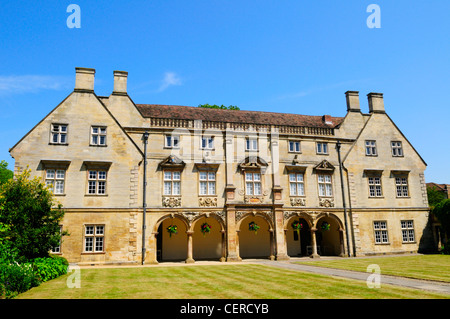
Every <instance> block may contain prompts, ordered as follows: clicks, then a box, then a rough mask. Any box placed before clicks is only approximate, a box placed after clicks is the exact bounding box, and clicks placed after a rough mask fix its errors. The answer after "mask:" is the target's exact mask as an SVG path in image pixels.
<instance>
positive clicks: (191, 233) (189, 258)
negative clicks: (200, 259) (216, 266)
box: [186, 231, 195, 264]
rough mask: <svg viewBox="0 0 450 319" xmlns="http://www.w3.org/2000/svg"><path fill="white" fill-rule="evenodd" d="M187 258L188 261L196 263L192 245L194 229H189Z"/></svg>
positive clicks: (188, 262)
mask: <svg viewBox="0 0 450 319" xmlns="http://www.w3.org/2000/svg"><path fill="white" fill-rule="evenodd" d="M186 234H187V259H186V263H187V264H190V263H194V262H195V260H194V258H193V255H194V254H193V245H192V242H193V240H192V235H193V234H194V232H193V231H187V232H186Z"/></svg>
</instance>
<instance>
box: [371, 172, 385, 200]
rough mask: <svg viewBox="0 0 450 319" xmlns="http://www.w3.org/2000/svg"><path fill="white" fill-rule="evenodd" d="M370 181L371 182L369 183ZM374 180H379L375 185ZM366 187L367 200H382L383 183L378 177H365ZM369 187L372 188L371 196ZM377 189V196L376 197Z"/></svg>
mask: <svg viewBox="0 0 450 319" xmlns="http://www.w3.org/2000/svg"><path fill="white" fill-rule="evenodd" d="M371 179H372V180H373V181H372V183H371ZM375 179H378V180H379V183H378V184H377V183H376V181H375ZM367 185H368V188H369V198H383V197H384V196H383V183H382V179H381V176H380V175H369V176H367ZM371 186H372V188H373V195H372V194H371ZM378 188H379V195H378Z"/></svg>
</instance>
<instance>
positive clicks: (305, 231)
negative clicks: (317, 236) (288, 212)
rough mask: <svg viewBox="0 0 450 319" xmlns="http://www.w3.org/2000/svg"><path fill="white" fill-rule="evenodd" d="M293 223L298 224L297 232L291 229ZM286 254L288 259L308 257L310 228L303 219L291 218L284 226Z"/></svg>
mask: <svg viewBox="0 0 450 319" xmlns="http://www.w3.org/2000/svg"><path fill="white" fill-rule="evenodd" d="M294 223H300V225H301V228H300V229H299V231H298V232H297V231H296V230H295V229H294V228H293V226H292V225H293V224H294ZM286 245H287V254H288V256H290V257H301V256H309V255H310V254H311V251H310V250H311V227H310V224H309V223H308V222H307V220H306V219H305V218H303V217H295V216H294V217H291V218H290V219H289V220H288V222H287V225H286Z"/></svg>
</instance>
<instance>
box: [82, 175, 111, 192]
mask: <svg viewBox="0 0 450 319" xmlns="http://www.w3.org/2000/svg"><path fill="white" fill-rule="evenodd" d="M107 180H108V172H107V170H105V169H88V171H87V181H88V185H87V195H106V194H107V192H106V191H107Z"/></svg>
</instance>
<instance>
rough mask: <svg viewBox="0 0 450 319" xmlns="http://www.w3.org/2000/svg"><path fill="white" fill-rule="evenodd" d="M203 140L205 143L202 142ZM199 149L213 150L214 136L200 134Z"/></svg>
mask: <svg viewBox="0 0 450 319" xmlns="http://www.w3.org/2000/svg"><path fill="white" fill-rule="evenodd" d="M204 141H205V143H203V142H204ZM200 149H202V150H214V136H202V137H201V139H200Z"/></svg>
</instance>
